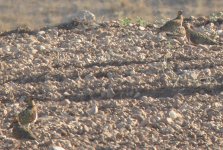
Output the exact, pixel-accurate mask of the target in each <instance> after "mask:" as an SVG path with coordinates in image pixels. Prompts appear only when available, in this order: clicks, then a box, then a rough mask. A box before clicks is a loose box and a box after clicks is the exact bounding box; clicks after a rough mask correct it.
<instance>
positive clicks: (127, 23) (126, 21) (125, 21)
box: [121, 17, 132, 26]
mask: <svg viewBox="0 0 223 150" xmlns="http://www.w3.org/2000/svg"><path fill="white" fill-rule="evenodd" d="M131 21H132V20H131V19H130V18H127V17H126V18H124V19H121V24H122V25H123V26H128V25H129V24H130V23H131Z"/></svg>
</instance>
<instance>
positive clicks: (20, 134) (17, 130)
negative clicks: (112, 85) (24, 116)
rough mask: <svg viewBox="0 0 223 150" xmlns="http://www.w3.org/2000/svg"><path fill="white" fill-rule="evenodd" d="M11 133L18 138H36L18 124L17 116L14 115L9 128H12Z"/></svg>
mask: <svg viewBox="0 0 223 150" xmlns="http://www.w3.org/2000/svg"><path fill="white" fill-rule="evenodd" d="M12 127H13V129H12V135H13V137H14V138H16V139H18V140H36V137H35V136H34V135H33V133H32V132H31V131H30V130H29V129H26V128H24V127H22V126H21V125H20V124H19V121H18V117H15V118H14V120H13V122H12V124H11V125H10V128H12Z"/></svg>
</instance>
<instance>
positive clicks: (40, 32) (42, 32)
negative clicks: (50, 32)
mask: <svg viewBox="0 0 223 150" xmlns="http://www.w3.org/2000/svg"><path fill="white" fill-rule="evenodd" d="M45 33H46V32H45V31H39V32H38V34H39V35H43V34H45Z"/></svg>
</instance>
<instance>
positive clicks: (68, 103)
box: [62, 99, 71, 105]
mask: <svg viewBox="0 0 223 150" xmlns="http://www.w3.org/2000/svg"><path fill="white" fill-rule="evenodd" d="M70 103H71V102H70V100H69V99H65V100H63V102H62V104H63V105H70Z"/></svg>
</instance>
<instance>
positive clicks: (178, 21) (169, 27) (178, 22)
mask: <svg viewBox="0 0 223 150" xmlns="http://www.w3.org/2000/svg"><path fill="white" fill-rule="evenodd" d="M182 14H183V11H182V10H179V11H178V15H177V17H176V18H175V19H173V20H169V21H167V22H166V23H165V24H164V25H163V26H162V27H160V28H159V29H158V33H160V32H174V31H175V30H176V29H177V28H178V27H181V26H182V24H183V15H182Z"/></svg>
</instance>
